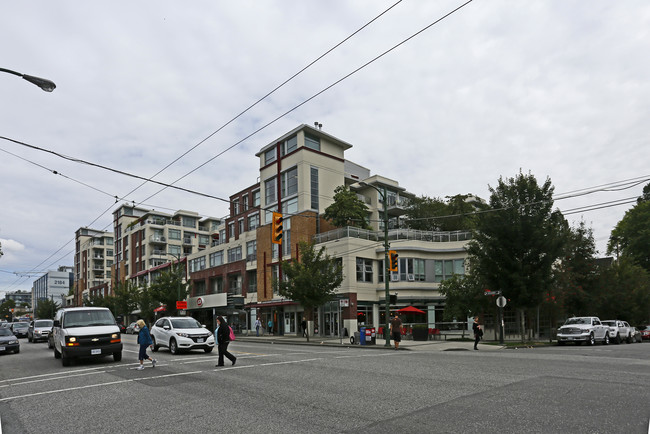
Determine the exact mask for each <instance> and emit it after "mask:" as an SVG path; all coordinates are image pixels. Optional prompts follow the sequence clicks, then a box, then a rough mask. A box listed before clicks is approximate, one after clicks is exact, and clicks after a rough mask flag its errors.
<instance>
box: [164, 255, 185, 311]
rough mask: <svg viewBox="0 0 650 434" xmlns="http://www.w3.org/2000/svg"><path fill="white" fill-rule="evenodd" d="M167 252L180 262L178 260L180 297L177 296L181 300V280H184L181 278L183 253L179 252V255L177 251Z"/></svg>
mask: <svg viewBox="0 0 650 434" xmlns="http://www.w3.org/2000/svg"><path fill="white" fill-rule="evenodd" d="M167 254H168V255H171V256H173V257H174V258H176V259H178V262H177V263H178V297H177V300H178V301H180V300H181V283H182V282H181V281H182V280H183V279H182V278H181V273H180V270H181V254H180V253H179V254H178V256H176V254H175V253H171V252H169V251H168V252H167Z"/></svg>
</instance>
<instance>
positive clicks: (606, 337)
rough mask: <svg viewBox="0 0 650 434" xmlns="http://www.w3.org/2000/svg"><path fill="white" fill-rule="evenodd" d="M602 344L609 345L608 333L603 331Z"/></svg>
mask: <svg viewBox="0 0 650 434" xmlns="http://www.w3.org/2000/svg"><path fill="white" fill-rule="evenodd" d="M603 345H609V334H607V333H605V339H603Z"/></svg>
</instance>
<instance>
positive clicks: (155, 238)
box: [149, 234, 167, 243]
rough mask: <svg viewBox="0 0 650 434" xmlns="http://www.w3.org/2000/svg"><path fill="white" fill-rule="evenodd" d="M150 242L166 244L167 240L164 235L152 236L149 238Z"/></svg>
mask: <svg viewBox="0 0 650 434" xmlns="http://www.w3.org/2000/svg"><path fill="white" fill-rule="evenodd" d="M149 242H151V243H166V242H167V239H166V238H165V237H163V236H162V235H155V234H154V235H150V236H149Z"/></svg>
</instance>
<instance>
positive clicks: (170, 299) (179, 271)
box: [149, 264, 188, 315]
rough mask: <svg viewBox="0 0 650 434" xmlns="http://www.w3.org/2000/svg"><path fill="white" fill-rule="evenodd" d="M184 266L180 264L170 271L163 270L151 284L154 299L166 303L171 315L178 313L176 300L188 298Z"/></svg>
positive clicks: (150, 288) (150, 289)
mask: <svg viewBox="0 0 650 434" xmlns="http://www.w3.org/2000/svg"><path fill="white" fill-rule="evenodd" d="M183 274H184V268H183V265H182V264H178V265H177V266H175V267H173V268H172V269H171V270H169V271H163V272H161V273H160V275H158V277H156V279H155V281H154V282H153V283H152V284H151V285H150V286H149V291H150V292H151V297H152V299H153V300H154V301H157V302H159V303H160V304H164V305H165V306H166V307H167V313H168V314H169V315H178V310H177V309H176V301H180V300H185V299H186V298H187V293H188V288H187V285H186V284H185V283H183Z"/></svg>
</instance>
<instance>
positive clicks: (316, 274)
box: [273, 241, 343, 340]
mask: <svg viewBox="0 0 650 434" xmlns="http://www.w3.org/2000/svg"><path fill="white" fill-rule="evenodd" d="M298 248H299V250H300V261H283V262H282V272H283V274H284V276H286V280H282V281H280V282H278V281H277V280H276V281H274V282H273V288H274V290H276V289H277V291H278V292H279V293H280V295H282V296H283V297H288V298H290V299H291V300H294V301H297V302H298V303H300V304H301V305H302V306H303V307H304V308H305V311H307V312H312V313H313V309H314V308H315V307H317V306H320V305H322V304H324V303H326V302H328V301H330V300H332V298H333V297H334V291H335V290H336V288H338V287H339V286H340V285H341V282H342V281H343V267H342V265H341V263H340V261H338V260H337V259H334V258H331V257H330V256H329V255H327V254H326V253H325V248H324V247H321V248H320V249H319V250H318V251H316V250H315V248H314V244H313V243H306V242H303V241H301V242H300V243H299V244H298ZM307 340H309V336H307Z"/></svg>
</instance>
